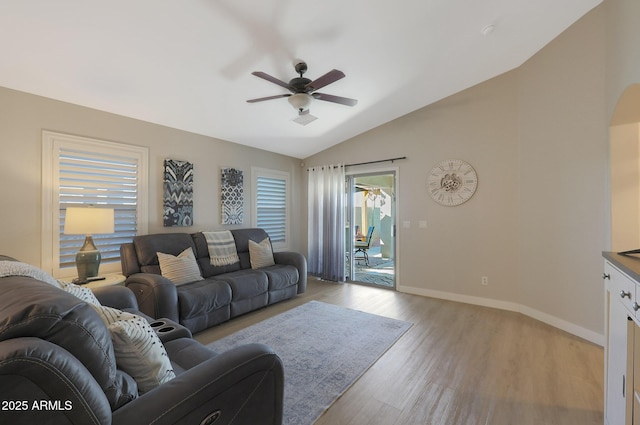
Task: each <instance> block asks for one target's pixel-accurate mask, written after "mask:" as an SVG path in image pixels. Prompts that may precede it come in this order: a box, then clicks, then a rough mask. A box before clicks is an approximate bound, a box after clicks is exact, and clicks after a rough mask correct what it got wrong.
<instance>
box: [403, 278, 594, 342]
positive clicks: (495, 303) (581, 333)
mask: <svg viewBox="0 0 640 425" xmlns="http://www.w3.org/2000/svg"><path fill="white" fill-rule="evenodd" d="M396 289H397V290H398V291H399V292H404V293H407V294H414V295H421V296H424V297H431V298H439V299H442V300H449V301H456V302H461V303H465V304H473V305H480V306H483V307H491V308H497V309H500V310H507V311H514V312H517V313H522V314H524V315H525V316H529V317H531V318H533V319H536V320H539V321H541V322H543V323H546V324H548V325H551V326H553V327H555V328H558V329H561V330H563V331H565V332H569V333H570V334H572V335H575V336H577V337H580V338H583V339H586V340H587V341H590V342H592V343H594V344H597V345H600V346H604V335H603V334H599V333H597V332H593V331H591V330H589V329H585V328H583V327H581V326H578V325H576V324H575V323H571V322H567V321H566V320H563V319H560V318H558V317H555V316H552V315H550V314H548V313H544V312H542V311H539V310H536V309H534V308H531V307H528V306H526V305H522V304H517V303H512V302H508V301H501V300H494V299H491V298H482V297H474V296H471V295H462V294H454V293H452V292H444V291H435V290H432V289H424V288H415V287H412V286H403V285H398V286H397V287H396Z"/></svg>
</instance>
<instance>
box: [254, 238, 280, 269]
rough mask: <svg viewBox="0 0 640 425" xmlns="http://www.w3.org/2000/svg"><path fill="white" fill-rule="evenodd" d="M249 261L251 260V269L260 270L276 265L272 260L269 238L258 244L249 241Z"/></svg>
mask: <svg viewBox="0 0 640 425" xmlns="http://www.w3.org/2000/svg"><path fill="white" fill-rule="evenodd" d="M249 259H250V260H251V268H252V269H261V268H262V267H269V266H273V265H274V264H275V263H276V262H275V261H274V260H273V252H272V251H271V242H270V241H269V238H265V239H264V240H263V241H262V242H260V243H256V242H254V241H252V240H251V239H249Z"/></svg>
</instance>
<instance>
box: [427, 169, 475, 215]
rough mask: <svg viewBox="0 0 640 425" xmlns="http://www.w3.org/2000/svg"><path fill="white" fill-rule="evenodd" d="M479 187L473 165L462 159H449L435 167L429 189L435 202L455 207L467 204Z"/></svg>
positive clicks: (430, 176) (430, 177) (428, 179)
mask: <svg viewBox="0 0 640 425" xmlns="http://www.w3.org/2000/svg"><path fill="white" fill-rule="evenodd" d="M477 187H478V176H477V175H476V170H474V169H473V167H472V166H471V165H469V164H468V163H466V162H465V161H462V160H461V159H447V160H445V161H442V162H440V163H439V164H438V165H436V166H435V167H433V168H432V169H431V171H430V172H429V176H428V177H427V188H428V190H429V194H430V195H431V197H432V198H433V200H434V201H436V202H437V203H439V204H440V205H444V206H447V207H453V206H456V205H460V204H463V203H465V202H467V201H468V200H469V199H470V198H471V197H472V196H473V194H474V193H475V191H476V188H477Z"/></svg>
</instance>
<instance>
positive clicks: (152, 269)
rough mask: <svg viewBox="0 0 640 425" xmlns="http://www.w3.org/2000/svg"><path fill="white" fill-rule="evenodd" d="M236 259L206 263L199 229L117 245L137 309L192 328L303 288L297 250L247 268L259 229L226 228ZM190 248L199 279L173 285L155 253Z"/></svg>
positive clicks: (261, 232) (303, 275) (303, 263)
mask: <svg viewBox="0 0 640 425" xmlns="http://www.w3.org/2000/svg"><path fill="white" fill-rule="evenodd" d="M231 233H232V234H233V237H234V239H235V244H236V250H237V253H238V256H239V257H240V262H239V263H236V264H233V265H230V266H212V265H211V259H210V257H209V250H208V247H207V241H206V239H205V237H204V235H203V234H202V232H198V233H193V234H188V233H161V234H152V235H143V236H137V237H135V238H134V239H133V242H132V243H128V244H123V245H122V246H121V248H120V256H121V260H122V273H123V274H124V275H125V276H126V278H127V279H126V282H125V285H126V286H127V287H128V288H129V289H131V290H132V291H133V293H134V294H135V296H136V298H137V300H138V305H139V306H140V310H141V311H143V312H144V313H145V314H147V315H149V316H151V317H154V318H158V317H166V318H169V319H171V320H173V321H175V322H178V323H180V324H181V325H183V326H185V327H187V328H188V329H190V330H191V331H192V332H194V333H195V332H198V331H201V330H203V329H206V328H209V327H211V326H214V325H217V324H220V323H222V322H225V321H227V320H229V319H230V318H233V317H236V316H239V315H241V314H245V313H247V312H250V311H253V310H256V309H259V308H262V307H265V306H267V305H270V304H274V303H276V302H279V301H282V300H285V299H288V298H292V297H294V296H296V294H301V293H303V292H304V291H305V290H306V287H307V261H306V259H305V257H304V256H303V255H302V254H300V253H297V252H274V253H273V257H274V260H275V265H273V266H270V267H265V268H260V269H252V268H251V262H250V256H249V240H253V241H254V242H257V243H259V242H261V241H263V240H264V239H265V238H266V237H267V233H266V232H265V231H264V230H263V229H255V228H251V229H235V230H231ZM187 248H192V249H193V252H194V253H195V256H196V258H197V262H198V265H199V267H200V271H201V274H202V277H204V279H203V280H199V281H195V282H193V283H187V284H183V285H180V286H176V285H174V284H173V283H172V282H171V281H170V280H169V279H167V278H165V277H163V276H162V275H161V273H160V266H159V263H158V256H157V253H158V252H162V253H165V254H171V255H176V256H177V255H178V254H180V253H181V252H183V251H184V250H185V249H187Z"/></svg>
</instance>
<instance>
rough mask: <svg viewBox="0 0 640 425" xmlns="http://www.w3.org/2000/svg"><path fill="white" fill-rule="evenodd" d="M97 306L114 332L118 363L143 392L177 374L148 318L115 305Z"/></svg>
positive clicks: (113, 340)
mask: <svg viewBox="0 0 640 425" xmlns="http://www.w3.org/2000/svg"><path fill="white" fill-rule="evenodd" d="M94 308H95V309H96V311H97V312H98V314H100V316H101V317H102V320H104V322H105V323H106V325H107V328H108V329H109V332H110V333H111V340H112V342H113V348H114V351H115V354H116V362H117V363H118V367H119V368H120V369H122V370H124V371H125V372H127V373H128V374H129V375H131V376H132V377H133V379H135V381H136V382H137V383H138V391H139V392H140V393H141V394H142V393H145V392H147V391H150V390H152V389H154V388H155V387H157V386H158V385H160V384H163V383H165V382H168V381H170V380H171V379H173V378H175V376H176V375H175V373H174V371H173V367H172V366H171V361H170V360H169V356H168V355H167V351H166V350H165V348H164V345H162V342H161V341H160V338H159V337H158V335H157V334H156V332H155V331H154V330H153V328H152V327H151V325H150V324H149V322H147V321H146V320H145V319H144V318H142V317H140V316H137V315H135V314H131V313H127V312H125V311H120V310H117V309H115V308H110V307H104V306H94Z"/></svg>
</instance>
